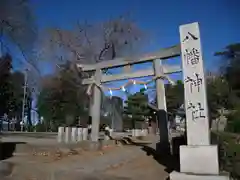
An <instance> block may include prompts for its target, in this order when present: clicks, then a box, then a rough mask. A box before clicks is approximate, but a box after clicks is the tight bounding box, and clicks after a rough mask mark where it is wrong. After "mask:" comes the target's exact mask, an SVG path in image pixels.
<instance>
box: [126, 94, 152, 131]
mask: <svg viewBox="0 0 240 180" xmlns="http://www.w3.org/2000/svg"><path fill="white" fill-rule="evenodd" d="M125 103H126V106H125V107H124V114H125V115H127V119H128V120H129V121H131V124H132V128H136V124H137V123H138V122H144V121H145V119H146V117H148V116H149V113H150V110H149V108H148V96H147V95H146V94H145V93H144V91H143V90H141V91H140V92H137V93H135V94H132V95H129V96H128V99H127V101H125Z"/></svg>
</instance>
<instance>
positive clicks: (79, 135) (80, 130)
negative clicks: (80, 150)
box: [77, 128, 83, 142]
mask: <svg viewBox="0 0 240 180" xmlns="http://www.w3.org/2000/svg"><path fill="white" fill-rule="evenodd" d="M82 140H83V128H77V141H78V142H81V141H82Z"/></svg>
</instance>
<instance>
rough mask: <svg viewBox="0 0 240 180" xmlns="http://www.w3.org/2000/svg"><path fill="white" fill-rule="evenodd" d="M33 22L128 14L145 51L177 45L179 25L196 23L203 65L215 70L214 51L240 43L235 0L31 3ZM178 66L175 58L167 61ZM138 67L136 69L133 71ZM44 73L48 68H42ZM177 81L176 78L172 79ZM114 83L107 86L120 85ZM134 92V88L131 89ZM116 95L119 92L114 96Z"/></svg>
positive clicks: (64, 23)
mask: <svg viewBox="0 0 240 180" xmlns="http://www.w3.org/2000/svg"><path fill="white" fill-rule="evenodd" d="M33 2H34V7H35V10H36V17H37V23H38V25H39V27H40V28H41V29H43V28H46V27H49V26H56V27H62V28H71V27H72V26H73V25H74V24H75V23H76V22H77V21H80V22H81V21H85V20H87V21H89V22H92V23H94V22H102V21H107V20H108V19H109V18H113V17H117V16H119V15H122V14H125V13H130V14H131V17H132V18H133V19H134V20H135V21H136V22H137V24H138V25H139V26H140V27H141V28H142V29H144V30H145V32H146V33H148V34H149V37H150V41H147V42H146V46H145V49H144V50H145V51H146V52H148V51H149V52H152V51H155V50H158V49H160V48H164V47H168V46H172V45H175V44H178V43H179V29H178V28H179V25H181V24H187V23H191V22H196V21H197V22H199V23H200V31H201V39H202V47H203V55H204V64H205V68H206V69H209V70H217V68H218V67H219V63H220V62H219V61H218V60H217V58H216V57H214V56H213V54H214V52H216V51H219V50H221V49H222V48H224V47H225V46H226V45H228V44H230V43H234V42H240V35H239V33H240V17H239V16H238V15H237V13H238V12H237V11H238V9H237V7H239V6H240V2H239V1H238V0H231V1H229V0H209V1H207V0H198V1H192V0H181V1H180V0H179V1H178V0H167V1H166V0H164V1H163V0H131V1H130V0H128V1H127V0H121V1H117V0H116V1H113V0H102V1H98V0H87V1H84V0H68V1H66V0H52V1H47V0H41V1H40V0H33ZM168 63H170V64H179V63H180V60H179V58H177V59H174V60H171V61H169V62H168ZM139 68H141V67H140V66H139V67H137V69H139ZM43 69H45V70H46V71H49V69H47V68H46V66H45V67H43ZM173 78H174V79H176V78H178V79H179V78H181V77H180V76H179V75H177V76H175V77H173ZM123 83H124V82H116V83H114V84H111V86H117V87H118V86H120V85H121V84H123ZM133 89H134V91H135V90H136V88H133ZM117 94H118V95H121V94H119V92H118V93H117Z"/></svg>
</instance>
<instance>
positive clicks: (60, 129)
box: [57, 127, 64, 143]
mask: <svg viewBox="0 0 240 180" xmlns="http://www.w3.org/2000/svg"><path fill="white" fill-rule="evenodd" d="M63 139H64V127H58V139H57V140H58V142H59V143H62V142H63V141H64V140H63Z"/></svg>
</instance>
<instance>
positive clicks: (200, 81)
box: [170, 23, 228, 180]
mask: <svg viewBox="0 0 240 180" xmlns="http://www.w3.org/2000/svg"><path fill="white" fill-rule="evenodd" d="M180 37H181V50H182V67H183V78H184V94H185V112H186V123H187V144H188V145H187V146H180V172H181V173H177V172H173V173H171V174H170V179H173V180H182V179H189V180H191V179H206V180H207V179H209V180H210V179H221V180H222V179H228V177H227V176H220V175H219V163H218V147H217V146H216V145H210V130H209V117H208V104H207V96H206V85H205V77H204V69H203V59H202V51H201V42H200V32H199V25H198V23H192V24H187V25H182V26H180Z"/></svg>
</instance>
